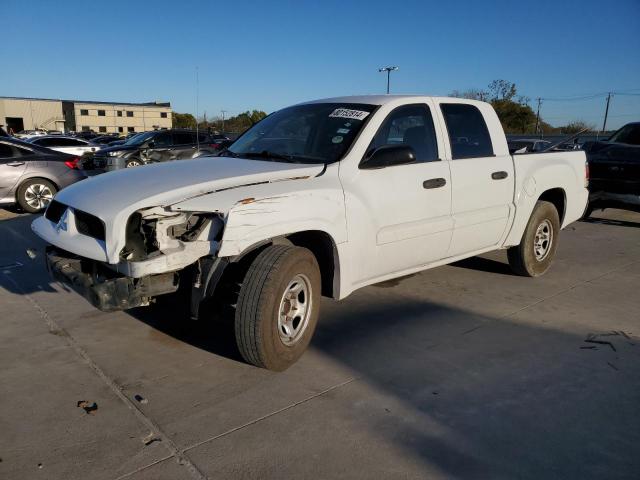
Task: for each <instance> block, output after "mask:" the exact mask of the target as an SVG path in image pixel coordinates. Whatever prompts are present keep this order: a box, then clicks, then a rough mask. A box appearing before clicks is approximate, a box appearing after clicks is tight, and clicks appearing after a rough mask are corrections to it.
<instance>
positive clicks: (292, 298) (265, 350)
mask: <svg viewBox="0 0 640 480" xmlns="http://www.w3.org/2000/svg"><path fill="white" fill-rule="evenodd" d="M319 313H320V269H319V267H318V263H317V261H316V258H315V256H314V255H313V254H312V253H311V252H310V251H309V250H307V249H306V248H301V247H293V246H288V245H272V246H270V247H267V248H266V249H264V250H263V251H262V252H260V254H259V255H258V256H257V257H256V258H255V260H254V261H253V263H252V264H251V266H250V267H249V270H248V272H247V274H246V276H245V279H244V282H243V283H242V286H241V288H240V295H239V296H238V303H237V305H236V314H235V334H236V342H237V344H238V349H239V350H240V353H241V355H242V357H243V358H244V359H245V361H247V362H248V363H251V364H253V365H256V366H258V367H262V368H267V369H269V370H275V371H282V370H286V369H287V368H289V367H290V366H291V365H293V364H294V363H295V362H296V361H297V360H298V358H300V356H301V355H302V354H303V353H304V351H305V349H306V348H307V346H308V345H309V342H310V341H311V337H312V336H313V332H314V331H315V328H316V323H317V322H318V315H319Z"/></svg>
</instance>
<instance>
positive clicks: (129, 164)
mask: <svg viewBox="0 0 640 480" xmlns="http://www.w3.org/2000/svg"><path fill="white" fill-rule="evenodd" d="M140 165H144V164H143V163H142V160H140V159H139V158H129V159H128V160H127V161H126V163H125V164H124V166H125V168H133V167H139V166H140Z"/></svg>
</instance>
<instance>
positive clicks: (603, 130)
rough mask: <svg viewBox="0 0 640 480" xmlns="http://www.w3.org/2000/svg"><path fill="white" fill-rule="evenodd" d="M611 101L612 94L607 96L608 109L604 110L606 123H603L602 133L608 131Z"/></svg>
mask: <svg viewBox="0 0 640 480" xmlns="http://www.w3.org/2000/svg"><path fill="white" fill-rule="evenodd" d="M610 101H611V92H609V94H608V95H607V107H606V108H605V109H604V122H603V123H602V133H603V134H604V132H605V131H606V130H607V117H608V116H609V102H610Z"/></svg>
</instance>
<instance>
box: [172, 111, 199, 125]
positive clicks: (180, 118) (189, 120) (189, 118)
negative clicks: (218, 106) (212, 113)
mask: <svg viewBox="0 0 640 480" xmlns="http://www.w3.org/2000/svg"><path fill="white" fill-rule="evenodd" d="M171 120H172V123H173V128H196V118H195V117H194V116H193V115H191V114H190V113H177V112H173V113H172V114H171Z"/></svg>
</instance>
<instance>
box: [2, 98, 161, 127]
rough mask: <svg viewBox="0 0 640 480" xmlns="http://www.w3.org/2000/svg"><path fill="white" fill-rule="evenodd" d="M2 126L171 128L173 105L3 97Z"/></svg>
mask: <svg viewBox="0 0 640 480" xmlns="http://www.w3.org/2000/svg"><path fill="white" fill-rule="evenodd" d="M0 125H4V126H5V127H4V128H5V129H6V130H7V131H12V132H13V133H18V132H20V131H22V130H35V129H44V130H59V131H62V132H79V131H94V132H101V133H124V134H126V133H130V132H144V131H148V130H157V129H160V128H171V104H170V103H169V102H150V103H125V102H94V101H81V100H55V99H47V98H22V97H0Z"/></svg>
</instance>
